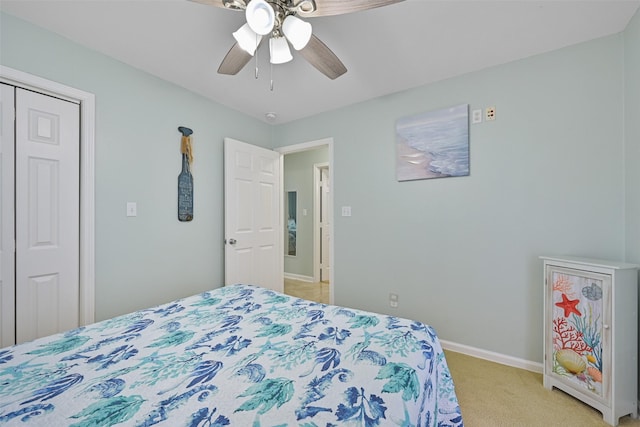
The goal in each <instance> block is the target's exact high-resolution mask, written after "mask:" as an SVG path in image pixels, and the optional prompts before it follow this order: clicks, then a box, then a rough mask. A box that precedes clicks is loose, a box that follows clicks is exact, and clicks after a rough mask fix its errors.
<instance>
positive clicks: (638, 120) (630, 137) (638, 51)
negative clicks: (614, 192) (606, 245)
mask: <svg viewBox="0 0 640 427" xmlns="http://www.w3.org/2000/svg"><path fill="white" fill-rule="evenodd" d="M624 52H625V56H624V65H625V69H624V73H625V104H624V105H625V141H626V146H625V148H626V155H625V160H626V163H625V166H626V168H625V170H626V178H627V180H626V184H627V192H626V194H627V210H626V215H627V218H626V219H627V230H626V231H627V261H629V262H633V263H637V264H640V77H639V76H640V11H638V12H636V14H635V16H634V17H633V19H632V20H631V22H630V23H629V25H628V26H627V29H626V30H625V32H624Z"/></svg>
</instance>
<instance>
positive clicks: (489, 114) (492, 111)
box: [485, 107, 496, 122]
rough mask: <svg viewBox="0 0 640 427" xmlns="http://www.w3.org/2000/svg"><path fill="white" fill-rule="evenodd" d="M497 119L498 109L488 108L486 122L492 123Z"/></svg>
mask: <svg viewBox="0 0 640 427" xmlns="http://www.w3.org/2000/svg"><path fill="white" fill-rule="evenodd" d="M495 119H496V107H487V109H486V113H485V120H486V121H488V122H490V121H493V120H495Z"/></svg>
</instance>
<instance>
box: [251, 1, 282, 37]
mask: <svg viewBox="0 0 640 427" xmlns="http://www.w3.org/2000/svg"><path fill="white" fill-rule="evenodd" d="M245 15H246V17H247V23H248V24H249V26H250V27H251V29H252V30H253V31H254V32H255V33H256V34H260V35H262V36H264V35H265V34H269V33H270V32H271V31H272V30H273V26H274V25H275V23H276V14H275V12H274V10H273V7H271V5H270V4H269V3H267V2H266V1H265V0H251V1H250V2H249V4H248V5H247V9H246V11H245Z"/></svg>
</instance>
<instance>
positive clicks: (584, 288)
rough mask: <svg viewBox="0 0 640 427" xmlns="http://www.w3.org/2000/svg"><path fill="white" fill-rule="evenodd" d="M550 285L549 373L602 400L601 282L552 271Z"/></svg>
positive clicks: (591, 278)
mask: <svg viewBox="0 0 640 427" xmlns="http://www.w3.org/2000/svg"><path fill="white" fill-rule="evenodd" d="M552 283H553V295H552V299H553V314H552V324H553V372H554V373H556V374H558V375H561V376H563V377H566V378H567V379H568V380H569V381H571V382H572V383H574V384H575V385H577V386H579V387H582V388H584V389H586V390H588V391H590V392H592V393H594V394H596V395H597V396H599V397H602V396H603V390H602V329H603V302H602V294H603V293H602V286H603V284H602V280H599V279H596V278H593V277H582V276H577V275H568V274H561V273H559V272H557V271H555V272H553V274H552Z"/></svg>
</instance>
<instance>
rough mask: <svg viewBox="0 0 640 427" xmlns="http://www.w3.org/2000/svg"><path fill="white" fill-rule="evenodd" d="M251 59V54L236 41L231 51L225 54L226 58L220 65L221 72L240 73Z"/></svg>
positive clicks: (219, 71)
mask: <svg viewBox="0 0 640 427" xmlns="http://www.w3.org/2000/svg"><path fill="white" fill-rule="evenodd" d="M250 60H251V55H250V54H249V53H248V52H247V51H245V50H244V49H242V48H241V47H240V46H239V45H238V43H235V44H234V45H233V46H231V49H229V52H227V54H226V55H225V57H224V59H223V60H222V62H221V63H220V66H219V67H218V73H219V74H229V75H234V74H238V72H239V71H240V70H242V69H243V68H244V66H245V65H247V63H248V62H249V61H250Z"/></svg>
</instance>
